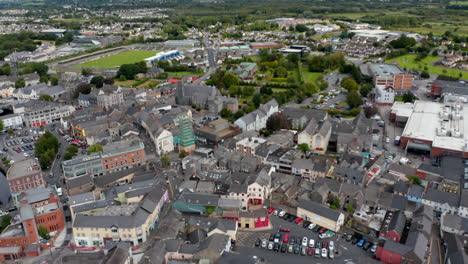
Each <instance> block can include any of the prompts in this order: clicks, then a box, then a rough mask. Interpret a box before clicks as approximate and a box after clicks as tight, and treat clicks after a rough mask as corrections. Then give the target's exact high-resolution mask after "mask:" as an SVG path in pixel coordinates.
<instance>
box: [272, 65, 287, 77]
mask: <svg viewBox="0 0 468 264" xmlns="http://www.w3.org/2000/svg"><path fill="white" fill-rule="evenodd" d="M274 75H275V77H277V78H287V77H288V70H287V69H286V68H285V67H283V66H279V67H278V68H276V69H275V72H274Z"/></svg>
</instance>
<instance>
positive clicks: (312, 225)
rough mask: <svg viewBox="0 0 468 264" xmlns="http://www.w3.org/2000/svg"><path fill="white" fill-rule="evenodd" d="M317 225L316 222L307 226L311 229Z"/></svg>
mask: <svg viewBox="0 0 468 264" xmlns="http://www.w3.org/2000/svg"><path fill="white" fill-rule="evenodd" d="M316 226H317V225H316V224H314V223H310V225H309V226H308V227H307V228H309V229H310V230H313V229H314V227H316Z"/></svg>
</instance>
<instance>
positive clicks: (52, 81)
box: [49, 75, 59, 86]
mask: <svg viewBox="0 0 468 264" xmlns="http://www.w3.org/2000/svg"><path fill="white" fill-rule="evenodd" d="M49 81H50V85H52V86H55V85H58V81H59V80H58V78H57V76H55V75H53V76H51V77H50V79H49Z"/></svg>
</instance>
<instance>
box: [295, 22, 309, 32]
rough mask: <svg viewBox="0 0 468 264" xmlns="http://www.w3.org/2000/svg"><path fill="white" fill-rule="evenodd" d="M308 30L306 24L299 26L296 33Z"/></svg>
mask: <svg viewBox="0 0 468 264" xmlns="http://www.w3.org/2000/svg"><path fill="white" fill-rule="evenodd" d="M307 30H308V28H307V26H306V25H304V24H297V25H296V31H298V32H306V31H307Z"/></svg>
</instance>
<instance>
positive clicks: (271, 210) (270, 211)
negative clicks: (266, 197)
mask: <svg viewBox="0 0 468 264" xmlns="http://www.w3.org/2000/svg"><path fill="white" fill-rule="evenodd" d="M273 211H275V208H274V207H269V208H268V209H267V213H268V214H271V213H273Z"/></svg>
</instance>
